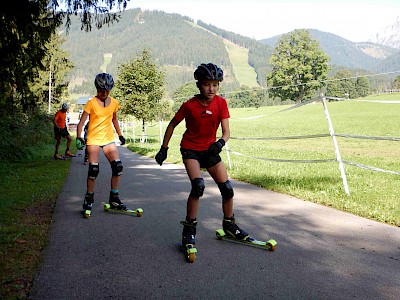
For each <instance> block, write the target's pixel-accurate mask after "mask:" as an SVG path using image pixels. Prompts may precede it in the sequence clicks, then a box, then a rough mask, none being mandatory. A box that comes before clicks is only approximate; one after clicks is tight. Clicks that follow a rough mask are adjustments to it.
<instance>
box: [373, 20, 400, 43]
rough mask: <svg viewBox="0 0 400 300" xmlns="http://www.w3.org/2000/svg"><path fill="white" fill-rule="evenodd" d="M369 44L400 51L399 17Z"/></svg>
mask: <svg viewBox="0 0 400 300" xmlns="http://www.w3.org/2000/svg"><path fill="white" fill-rule="evenodd" d="M370 42H373V43H375V44H381V45H384V46H389V47H392V48H397V49H400V17H397V19H396V21H395V22H394V23H393V24H391V25H389V26H387V27H385V28H383V29H382V30H381V31H380V32H379V33H377V34H376V35H375V36H374V37H373V38H372V39H371V40H370Z"/></svg>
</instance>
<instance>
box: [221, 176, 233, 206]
mask: <svg viewBox="0 0 400 300" xmlns="http://www.w3.org/2000/svg"><path fill="white" fill-rule="evenodd" d="M218 188H219V191H220V192H221V196H222V200H224V201H226V200H229V199H231V198H232V197H233V195H234V192H233V187H232V184H231V182H230V181H229V180H227V181H225V182H223V183H218Z"/></svg>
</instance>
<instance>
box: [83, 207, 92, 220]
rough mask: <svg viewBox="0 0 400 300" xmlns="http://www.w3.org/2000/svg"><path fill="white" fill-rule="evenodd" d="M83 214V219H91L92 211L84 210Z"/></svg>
mask: <svg viewBox="0 0 400 300" xmlns="http://www.w3.org/2000/svg"><path fill="white" fill-rule="evenodd" d="M82 213H83V217H84V218H85V219H89V218H90V215H91V214H92V211H91V210H89V209H87V210H84V211H83V212H82Z"/></svg>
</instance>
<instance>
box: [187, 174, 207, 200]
mask: <svg viewBox="0 0 400 300" xmlns="http://www.w3.org/2000/svg"><path fill="white" fill-rule="evenodd" d="M191 182H192V190H191V191H190V196H191V197H194V198H200V197H201V196H203V193H204V189H205V185H204V179H203V178H195V179H193V180H192V181H191Z"/></svg>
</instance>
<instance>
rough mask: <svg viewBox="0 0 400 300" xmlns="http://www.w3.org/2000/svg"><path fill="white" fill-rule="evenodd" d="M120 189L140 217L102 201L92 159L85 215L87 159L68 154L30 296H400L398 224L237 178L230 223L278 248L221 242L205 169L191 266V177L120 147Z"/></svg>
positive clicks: (104, 185)
mask: <svg viewBox="0 0 400 300" xmlns="http://www.w3.org/2000/svg"><path fill="white" fill-rule="evenodd" d="M119 150H120V156H121V160H122V162H123V164H124V173H123V175H122V178H121V187H120V195H121V198H122V200H123V201H124V202H125V203H126V204H127V206H128V207H130V208H132V209H136V208H139V207H140V208H142V209H143V215H142V217H140V218H139V217H135V216H127V215H121V214H113V213H109V212H105V211H104V210H103V206H102V201H107V200H108V194H109V190H110V175H111V169H110V165H109V164H108V162H107V161H106V159H105V157H104V156H101V159H100V174H99V176H98V178H97V182H96V190H95V204H94V208H93V212H92V216H91V218H90V219H84V218H83V217H82V215H81V207H82V206H81V205H82V201H83V196H84V193H85V191H86V176H87V169H88V167H87V166H85V165H83V162H82V158H80V157H77V158H73V159H72V162H71V168H70V173H69V176H68V178H67V179H66V182H65V184H64V188H63V191H62V193H61V194H60V195H59V198H58V200H57V204H56V207H55V211H54V214H53V223H52V226H51V231H50V238H49V239H50V240H49V245H48V247H47V249H46V250H45V253H44V259H43V262H42V266H41V268H40V270H39V271H38V273H37V275H36V277H35V280H34V283H33V287H32V293H31V299H40V300H42V299H185V298H186V299H400V228H398V227H394V226H389V225H385V224H381V223H378V222H374V221H371V220H367V219H363V218H360V217H357V216H353V215H351V214H348V213H343V212H340V211H337V210H335V209H331V208H328V207H324V206H321V205H317V204H313V203H309V202H305V201H302V200H300V199H296V198H293V197H290V196H286V195H282V194H278V193H275V192H271V191H268V190H264V189H261V188H258V187H256V186H253V185H250V184H245V183H242V182H238V181H235V180H233V181H232V182H233V185H234V189H235V215H236V221H237V223H238V224H239V226H241V227H242V228H243V229H245V230H246V231H248V232H249V233H250V234H251V235H252V236H254V237H255V238H257V239H259V240H267V239H272V238H273V239H275V240H276V241H277V243H278V245H277V250H276V251H275V252H270V251H266V250H263V249H259V248H254V247H250V246H246V245H240V244H235V243H231V242H228V241H221V240H218V239H217V238H216V236H215V230H216V229H218V228H220V227H221V220H222V210H221V199H220V195H219V190H218V188H217V186H216V185H215V184H214V182H213V181H212V179H211V178H210V177H209V175H208V174H206V173H205V174H204V178H205V183H206V190H205V193H204V196H203V197H202V199H201V203H200V211H199V214H198V226H197V240H196V247H197V249H198V253H197V258H196V261H195V263H193V264H190V263H188V262H186V260H185V258H184V255H183V254H182V253H181V252H180V251H179V243H180V240H181V232H182V225H180V224H179V222H180V221H181V220H183V219H184V217H185V211H186V199H187V195H188V192H189V190H190V183H189V180H188V178H187V175H186V172H185V170H184V168H183V167H182V166H178V165H174V164H169V163H164V164H163V166H162V167H160V166H159V165H157V164H156V163H155V161H154V159H151V158H148V157H143V156H140V155H137V154H135V153H132V152H130V151H129V150H128V149H127V148H125V147H119Z"/></svg>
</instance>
